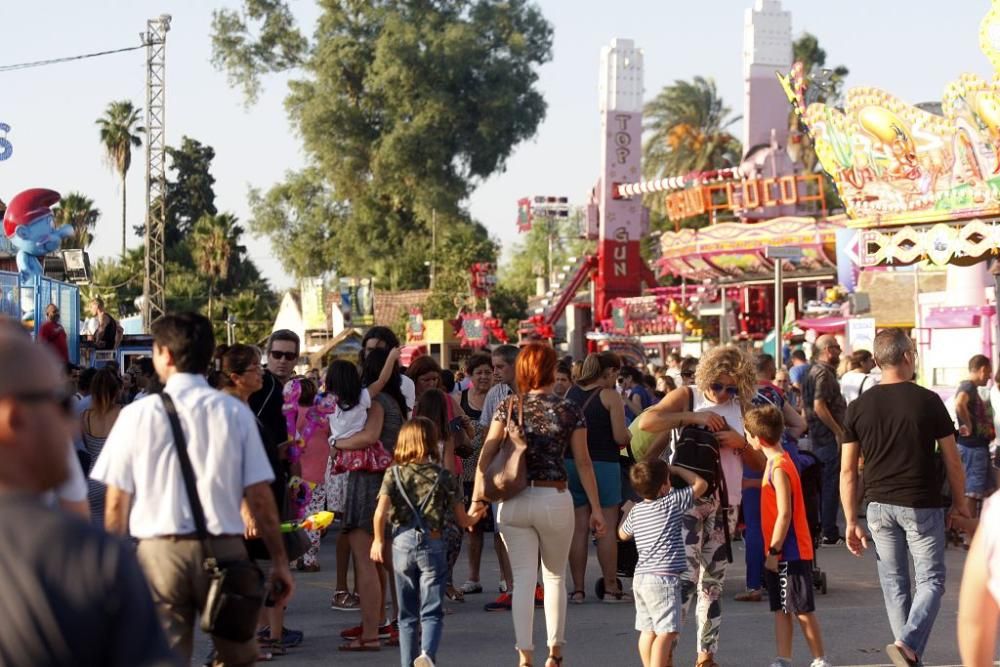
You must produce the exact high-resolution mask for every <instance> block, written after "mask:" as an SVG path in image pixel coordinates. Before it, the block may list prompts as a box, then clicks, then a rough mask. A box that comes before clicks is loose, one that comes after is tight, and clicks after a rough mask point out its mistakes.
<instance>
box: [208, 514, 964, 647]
mask: <svg viewBox="0 0 1000 667" xmlns="http://www.w3.org/2000/svg"><path fill="white" fill-rule="evenodd" d="M333 537H334V536H333V535H332V534H331V535H328V536H327V538H326V539H325V540H324V544H323V552H322V553H321V562H322V566H323V570H322V571H321V572H318V573H313V574H298V575H297V584H298V591H297V593H296V597H295V600H294V602H293V604H292V607H291V608H290V609H289V612H288V617H287V621H286V624H287V625H288V626H289V627H293V628H296V629H300V630H303V631H304V632H305V635H306V639H305V642H304V643H303V644H302V646H300V647H298V648H295V649H292V650H291V651H290V652H289V654H288V655H286V656H283V657H280V658H276V659H275V661H274V664H280V665H286V666H289V667H290V666H292V665H319V664H326V665H330V664H334V665H365V666H368V667H382V666H384V667H389V666H390V665H398V664H399V653H398V651H397V650H396V649H391V648H383V649H382V651H381V652H380V653H366V654H344V653H340V652H338V651H337V646H338V645H339V644H340V637H339V632H340V630H341V629H343V628H345V627H348V626H349V625H353V624H356V623H358V622H359V618H360V614H359V613H357V612H353V613H352V612H339V611H332V610H331V609H330V608H329V599H330V596H331V593H332V591H333V581H334V571H335V568H334V549H333V546H334V540H333ZM487 545H489V536H487ZM818 553H819V561H820V565H821V566H822V568H823V569H824V571H826V572H827V576H828V580H829V593H828V594H827V595H825V596H824V595H819V594H817V598H816V599H817V611H818V615H819V619H820V623H821V625H822V629H823V635H824V639H825V640H826V650H827V657H828V659H829V660H830V662H831V663H832V664H834V665H885V664H888V663H889V661H888V660H887V658H886V656H885V653H884V651H883V649H884V648H885V645H886V644H887V643H889V642H891V640H892V636H891V633H890V630H889V623H888V620H887V619H886V615H885V610H884V607H883V601H882V591H881V589H880V588H879V584H878V577H877V575H876V572H875V556H874V553H872V552H871V551H869V553H867V554H866V555H865V557H864V558H862V559H857V558H854V557H853V556H851V555H850V554H849V553H848V552H847V550H846V548H844V547H826V548H822V549H820V550H819V552H818ZM734 555H735V560H736V562H735V563H733V565H732V566H731V568H730V571H729V576H728V577H727V581H726V592H725V602H724V612H723V625H722V641H721V649H720V651H719V654H718V656H717V660H718V661H719V662H720V664H721V665H724V666H726V667H737V666H739V667H742V666H754V667H756V666H758V665H759V666H762V667H767V665H769V664H770V662H771V660H772V659H773V657H774V635H773V624H772V616H771V615H770V612H769V611H768V608H767V602H766V601H765V602H762V603H741V602H734V601H732V596H733V595H735V594H736V593H737V592H739V591H740V590H741V589H742V586H743V581H744V579H743V577H744V572H745V567H744V565H743V545H742V543H741V542H736V543H735V544H734ZM964 560H965V553H964V552H962V551H959V550H956V549H954V548H949V549H948V551H947V567H948V580H947V592H946V594H945V597H944V600H943V604H942V607H941V612H940V614H939V615H938V618H937V623H936V625H935V628H934V634H933V636H932V638H931V641H930V644H929V646H928V650H927V655H926V656H925V664H926V665H928V666H931V665H958V664H959V662H960V661H959V657H958V649H957V646H956V641H955V618H956V609H957V602H958V589H959V583H960V581H961V572H962V564H963V563H964ZM465 573H466V567H465V554H464V551H463V554H462V556H461V557H460V559H459V564H458V566H457V571H456V575H455V580H456V583H461V582H462V581H464V580H465ZM497 573H498V570H497V568H496V564H495V557H494V555H493V552H492V549H491V548H487V550H486V553H485V554H484V566H483V578H484V584H489V585H492V586H493V589H492V590H494V591H495V585H496V582H497V578H498V574H497ZM596 576H597V563H596V557H595V556H594V554H593V552H592V553H591V557H590V560H589V561H588V582H587V588H588V589H590V590H592V589H593V581H594V579H595V577H596ZM626 587H628V583H626ZM588 595H589V592H588ZM492 598H493V596H492V595H489V594H482V595H469V596H467V598H466V599H467V601H466V602H465V603H463V604H455V603H450V602H449V603H447V606H448V609H449V610H450V611H452V612H453V613H452V614H450V615H448V616H447V617H446V619H445V632H444V637H443V640H442V647H441V651H440V653H439V655H438V664H439V665H444V666H448V667H450V666H453V665H454V666H456V667H457V666H459V665H461V666H468V665H472V666H474V667H494V666H496V667H508V666H512V665H516V664H517V663H516V659H515V653H514V630H513V624H512V623H511V620H510V617H509V612H495V613H486V612H484V611H483V610H482V605H483V604H485V603H486V602H488V601H490V600H492ZM633 623H634V608H633V606H632V605H606V604H601V603H598V602H596V601H594V600H593V599H592V598H588V601H587V603H586V604H584V605H579V606H576V605H570V607H569V618H568V621H567V646H566V652H565V654H566V662H565V665H566V667H576V666H577V665H588V666H589V665H594V666H608V667H612V666H613V667H618V666H626V665H640V664H641V663H640V662H639V658H638V654H637V652H636V647H635V640H636V636H637V635H636V633H635V632H634V630H633V629H632V628H633ZM544 632H545V631H544V617H543V614H542V612H541V610H537V613H536V615H535V641H536V646H538V647H542V646H543V645H544V637H545V634H544ZM204 646H205V645H204V641H201V642H199V647H198V649H197V653H196V655H198V656H203V655H205V652H204V650H203V649H204ZM794 653H795V659H796V661H795V664H796V665H808V664H809V662H810V658H809V653H808V649H807V647H806V645H805V642H804V641H803V640H802V638H801V633H799V631H798V629H796V636H795V648H794ZM694 658H695V637H694V630H693V628H692V627H691V626H690V625H689V626H687V627H686V628H685V629H684V631H683V632H682V634H681V642H680V646H679V648H678V652H677V655H676V656H675V664H677V665H678V666H680V665H694V661H695V660H694ZM536 664H538V665H543V664H544V662H543V661H541V660H538V661H536Z"/></svg>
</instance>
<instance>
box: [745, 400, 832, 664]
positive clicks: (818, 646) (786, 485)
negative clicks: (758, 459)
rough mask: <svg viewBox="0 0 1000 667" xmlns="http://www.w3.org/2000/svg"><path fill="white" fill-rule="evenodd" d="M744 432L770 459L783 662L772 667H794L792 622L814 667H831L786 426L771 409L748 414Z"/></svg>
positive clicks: (767, 514) (773, 586)
mask: <svg viewBox="0 0 1000 667" xmlns="http://www.w3.org/2000/svg"><path fill="white" fill-rule="evenodd" d="M743 427H744V429H746V434H747V442H748V443H749V444H750V446H751V447H753V448H754V449H756V450H758V451H760V452H763V453H764V455H765V456H766V457H767V465H766V467H765V468H764V480H763V484H762V487H761V494H760V515H761V524H762V527H763V531H764V548H765V549H766V550H767V552H766V555H767V560H765V561H764V581H765V584H766V585H767V595H768V598H769V600H770V603H771V611H773V612H774V635H775V641H776V643H777V645H778V657H777V658H775V659H774V662H772V663H771V667H791V666H792V616H795V617H796V618H797V619H798V620H799V625H801V626H802V634H803V635H805V638H806V642H807V643H808V644H809V649H810V650H811V651H812V654H813V661H812V665H811V667H830V663H828V662H827V661H826V658H825V657H823V635H822V633H821V632H820V628H819V621H818V620H817V619H816V614H815V613H814V612H815V610H816V605H815V602H814V599H813V580H812V559H813V543H812V535H811V534H810V532H809V522H808V520H807V518H806V505H805V498H804V497H803V496H802V482H801V480H800V479H799V473H798V470H797V469H796V467H795V464H794V463H793V462H792V459H791V457H789V456H788V453H787V452H786V451H785V450H784V449H783V448H782V446H781V434H782V432H784V430H785V420H784V418H783V417H782V415H781V412H780V411H779V410H778V408H776V407H774V406H773V405H768V406H766V407H762V408H755V409H753V410H751V411H749V412H747V413H746V416H745V417H744V422H743Z"/></svg>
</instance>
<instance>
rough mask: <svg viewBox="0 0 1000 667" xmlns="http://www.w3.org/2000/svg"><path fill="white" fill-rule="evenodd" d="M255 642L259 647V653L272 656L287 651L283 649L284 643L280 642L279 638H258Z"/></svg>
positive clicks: (283, 653)
mask: <svg viewBox="0 0 1000 667" xmlns="http://www.w3.org/2000/svg"><path fill="white" fill-rule="evenodd" d="M257 644H258V646H259V647H260V652H261V653H268V654H270V655H271V656H272V657H273V656H282V655H285V654H286V653H288V651H287V650H286V649H285V645H284V644H282V643H281V640H280V639H258V640H257Z"/></svg>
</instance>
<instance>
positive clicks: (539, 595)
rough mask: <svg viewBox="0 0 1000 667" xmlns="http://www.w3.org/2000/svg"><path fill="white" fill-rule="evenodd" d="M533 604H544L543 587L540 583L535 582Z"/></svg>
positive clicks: (541, 605) (538, 605)
mask: <svg viewBox="0 0 1000 667" xmlns="http://www.w3.org/2000/svg"><path fill="white" fill-rule="evenodd" d="M535 606H536V607H544V606H545V589H544V588H542V587H541V585H540V584H535Z"/></svg>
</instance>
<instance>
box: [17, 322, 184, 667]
mask: <svg viewBox="0 0 1000 667" xmlns="http://www.w3.org/2000/svg"><path fill="white" fill-rule="evenodd" d="M14 326H15V325H6V324H5V325H2V326H0V329H5V330H0V573H2V574H0V585H2V588H3V595H2V598H0V616H2V617H3V623H0V664H3V665H11V666H13V667H21V666H28V665H70V664H73V665H174V664H176V658H175V657H174V656H173V655H172V654H171V652H170V649H169V647H168V646H167V642H166V639H165V637H164V635H163V631H162V630H161V628H160V624H159V621H158V619H157V616H156V611H155V609H154V607H153V601H152V599H151V597H150V594H149V588H148V586H147V584H146V580H145V579H144V578H143V575H142V571H141V570H140V568H139V564H138V562H137V561H136V558H135V556H134V555H132V550H131V548H129V547H128V546H126V545H125V544H124V543H122V542H120V541H119V540H117V539H116V538H113V537H111V536H109V535H107V534H106V533H105V532H104V531H102V530H100V529H98V528H95V527H93V526H91V524H90V523H89V522H85V521H81V520H80V518H79V517H75V516H72V515H70V514H68V513H66V512H64V511H61V510H58V509H54V508H52V507H51V506H48V505H46V503H45V501H44V497H45V496H47V495H49V494H50V492H51V491H53V490H55V489H57V488H58V487H59V486H60V485H62V484H64V483H65V481H66V480H67V479H69V476H70V472H71V470H72V468H71V467H72V466H77V467H78V464H77V463H76V461H75V460H74V459H75V457H73V458H69V457H67V456H66V452H67V443H68V442H69V441H70V438H71V435H72V430H73V423H74V417H73V396H72V394H70V393H69V392H68V391H67V390H66V389H65V381H64V379H63V378H62V377H61V373H60V371H59V365H58V363H57V361H56V359H55V358H54V357H53V355H52V353H51V352H50V351H49V350H48V349H47V348H45V347H42V346H38V345H34V344H32V342H31V341H30V339H28V338H27V337H25V336H23V335H22V334H21V332H19V331H17V330H16V329H14ZM6 329H9V330H6ZM98 639H99V641H96V640H98Z"/></svg>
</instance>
